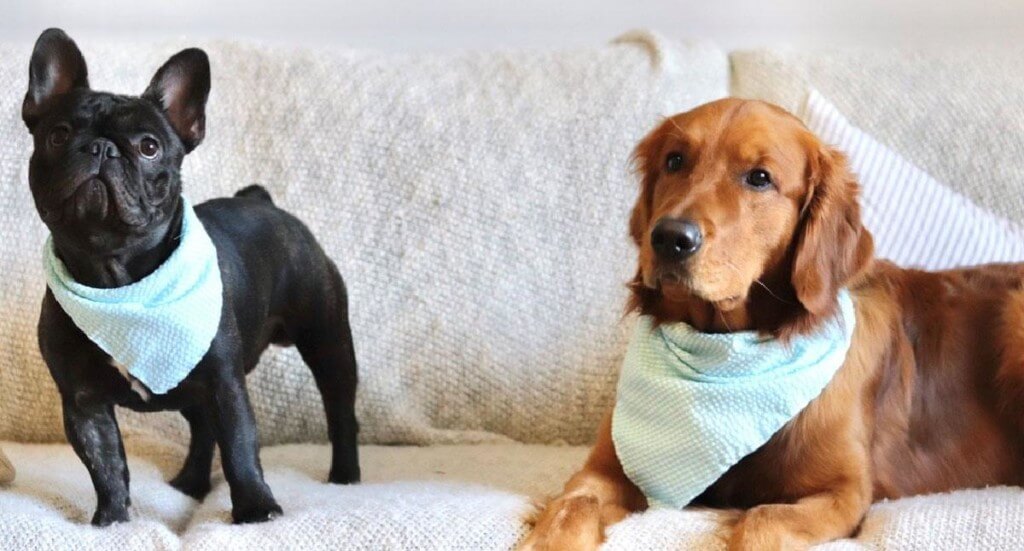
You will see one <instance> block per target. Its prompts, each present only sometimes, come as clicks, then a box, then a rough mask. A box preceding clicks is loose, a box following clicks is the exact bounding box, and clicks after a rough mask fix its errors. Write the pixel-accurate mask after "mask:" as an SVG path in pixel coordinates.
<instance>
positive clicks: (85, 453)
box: [63, 399, 131, 526]
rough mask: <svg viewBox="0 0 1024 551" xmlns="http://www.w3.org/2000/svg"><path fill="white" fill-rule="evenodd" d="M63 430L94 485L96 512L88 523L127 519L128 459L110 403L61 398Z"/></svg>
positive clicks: (110, 522)
mask: <svg viewBox="0 0 1024 551" xmlns="http://www.w3.org/2000/svg"><path fill="white" fill-rule="evenodd" d="M63 406H64V432H65V434H67V437H68V442H70V443H71V447H72V448H74V450H75V453H77V454H78V457H79V458H80V459H81V460H82V463H84V464H85V467H86V469H88V470H89V476H90V477H91V478H92V484H93V487H95V489H96V513H95V514H94V515H93V517H92V523H93V524H94V525H96V526H108V525H110V524H113V523H115V522H127V521H128V507H129V506H130V505H131V496H130V495H129V492H128V463H127V461H126V459H125V455H124V445H123V444H122V442H121V430H120V429H119V428H118V426H117V418H116V417H115V416H114V406H112V405H110V404H95V405H89V406H83V405H79V404H77V403H75V400H74V399H64V400H63Z"/></svg>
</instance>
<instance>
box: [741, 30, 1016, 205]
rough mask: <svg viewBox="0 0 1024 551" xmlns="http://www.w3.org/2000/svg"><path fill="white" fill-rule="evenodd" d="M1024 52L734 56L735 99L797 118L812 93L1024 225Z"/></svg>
mask: <svg viewBox="0 0 1024 551" xmlns="http://www.w3.org/2000/svg"><path fill="white" fill-rule="evenodd" d="M1022 54H1024V51H1022V50H1021V49H1020V47H1018V46H1012V45H1005V46H1004V47H1000V48H991V49H986V48H976V49H972V48H957V49H945V50H943V49H935V48H930V49H927V50H925V49H921V50H915V49H900V50H865V49H847V50H817V51H798V50H793V49H762V50H751V51H741V52H734V53H732V54H731V55H730V60H731V63H732V90H731V91H732V93H733V94H734V95H737V96H740V97H750V98H759V99H764V100H767V101H771V102H774V103H777V104H779V105H781V106H782V107H784V108H786V109H788V110H790V111H792V112H797V111H798V110H799V109H800V107H801V106H802V105H803V104H804V100H805V98H806V97H807V92H808V90H809V89H810V88H812V87H813V88H816V89H818V90H820V91H821V93H822V94H823V95H824V96H825V97H827V98H829V100H831V101H832V102H833V103H835V105H836V107H838V109H839V110H840V111H841V112H842V113H843V114H845V115H847V116H848V117H849V118H850V121H851V122H852V123H853V124H854V125H855V126H858V127H860V128H863V129H864V130H865V131H867V132H869V133H870V134H871V135H872V136H874V137H875V138H876V139H878V140H879V141H880V142H882V143H884V144H886V145H888V146H889V147H892V148H894V149H895V150H896V151H899V152H900V153H901V154H903V155H905V156H906V157H907V158H908V159H909V160H910V161H911V162H912V163H914V164H916V165H918V166H920V167H921V168H922V169H924V170H925V171H926V172H928V173H929V174H931V175H932V176H934V177H935V178H936V179H938V180H939V181H941V182H946V183H948V184H949V185H950V186H952V187H954V188H955V189H956V190H958V191H960V192H961V193H963V194H965V195H967V196H968V197H970V198H971V199H972V200H974V201H975V202H977V203H979V204H980V205H981V206H983V207H985V208H987V209H989V210H991V211H992V212H995V213H997V214H999V215H1000V216H1003V217H1004V218H1008V219H1011V220H1016V221H1018V222H1024V163H1020V162H1018V161H1017V159H1020V158H1021V157H1022V156H1024V55H1022Z"/></svg>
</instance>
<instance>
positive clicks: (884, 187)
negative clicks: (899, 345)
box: [802, 90, 1024, 270]
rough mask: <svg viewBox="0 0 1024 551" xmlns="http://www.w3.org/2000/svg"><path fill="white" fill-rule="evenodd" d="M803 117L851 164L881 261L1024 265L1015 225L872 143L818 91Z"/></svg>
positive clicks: (1023, 242)
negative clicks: (1011, 262) (1017, 262)
mask: <svg viewBox="0 0 1024 551" xmlns="http://www.w3.org/2000/svg"><path fill="white" fill-rule="evenodd" d="M802 118H803V120H804V123H805V124H806V125H807V127H808V128H809V129H810V130H811V131H812V132H814V133H815V134H817V135H818V136H819V137H820V138H821V139H822V140H823V141H825V142H826V143H829V144H832V145H834V146H835V147H837V148H838V149H839V150H841V151H843V152H844V153H846V155H847V157H848V158H849V160H850V165H851V168H852V169H853V172H854V173H855V174H856V175H857V178H858V180H859V181H860V185H861V189H862V193H861V205H862V207H863V209H862V212H863V216H864V225H865V226H867V228H868V229H869V230H871V233H872V234H874V236H875V248H876V253H877V255H878V256H879V257H881V258H888V259H889V260H892V261H893V262H896V263H897V264H899V265H901V266H914V267H921V268H926V269H931V270H935V269H943V268H953V267H957V266H969V265H973V264H984V263H989V262H1010V261H1024V228H1022V227H1021V225H1019V224H1016V223H1014V222H1011V221H1009V220H1006V219H1003V218H1001V217H999V216H997V215H995V214H993V213H992V212H989V211H987V210H985V209H983V208H981V207H979V206H978V205H976V204H974V203H973V202H972V201H971V200H970V199H968V198H967V197H965V196H963V195H961V194H959V193H957V192H956V191H954V190H953V189H952V188H950V187H948V186H946V185H945V184H942V183H940V182H939V181H938V180H936V179H935V178H932V177H931V176H929V175H928V174H927V173H925V172H924V171H923V170H921V169H919V168H917V167H916V166H914V165H913V164H911V163H910V162H909V161H907V160H906V159H904V158H903V157H901V156H900V155H899V154H897V153H896V152H894V151H892V150H890V149H888V148H887V147H885V146H884V145H882V144H880V143H878V142H877V141H875V140H874V138H872V137H871V136H869V135H868V134H867V133H865V132H864V131H862V130H860V129H859V128H857V127H855V126H853V125H851V124H850V122H849V121H848V120H846V117H844V116H843V115H842V113H840V112H839V110H838V109H836V108H835V106H833V105H832V104H831V103H829V101H828V100H826V99H825V98H824V97H823V96H822V95H821V94H820V93H818V91H817V90H811V92H810V94H809V96H808V98H807V104H806V105H805V107H804V112H803V114H802Z"/></svg>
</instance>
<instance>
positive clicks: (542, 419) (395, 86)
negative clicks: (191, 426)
mask: <svg viewBox="0 0 1024 551" xmlns="http://www.w3.org/2000/svg"><path fill="white" fill-rule="evenodd" d="M191 45H193V43H192V42H181V43H175V44H164V45H159V46H151V45H144V44H138V43H134V44H124V43H121V44H117V43H106V44H100V43H90V42H82V43H80V44H79V46H80V47H81V48H82V50H83V52H84V54H85V57H86V60H87V62H88V63H89V70H90V77H91V82H92V85H93V87H95V88H97V89H109V90H111V91H115V92H121V93H139V92H141V91H142V90H143V88H144V87H145V85H146V83H147V82H148V80H149V78H150V77H151V76H152V73H153V72H154V71H155V70H156V68H157V67H158V66H159V65H160V64H161V63H162V62H163V61H164V60H165V59H166V58H167V57H169V56H170V55H172V54H173V53H174V52H175V51H177V50H178V49H180V48H182V47H185V46H191ZM199 45H200V46H202V47H204V48H205V49H206V50H207V52H208V53H209V54H210V58H211V62H212V66H213V87H212V93H211V97H210V102H209V106H208V120H207V141H206V142H205V143H204V144H202V145H201V146H200V147H199V148H198V149H197V150H196V151H195V152H194V153H193V154H192V155H190V156H189V157H188V158H187V159H186V161H185V166H184V177H185V183H184V188H185V190H186V194H187V195H188V196H189V197H190V198H191V199H193V201H195V202H198V201H201V200H204V199H207V198H211V197H217V196H223V195H228V194H231V193H233V192H234V191H235V190H237V189H239V188H241V187H242V186H245V185H247V184H250V183H253V182H259V183H261V184H263V185H264V186H266V187H267V188H268V189H269V190H270V192H271V193H272V194H273V196H274V199H275V201H276V202H277V204H278V205H280V206H282V207H283V208H285V209H288V210H290V211H291V212H293V213H295V214H296V215H298V216H299V217H300V218H302V219H303V220H305V221H306V223H308V224H309V226H310V227H311V229H312V230H313V232H314V234H316V235H317V236H318V237H319V238H320V240H321V241H322V243H323V245H324V247H325V249H326V250H327V252H328V253H329V254H330V256H331V257H333V258H334V259H335V260H336V262H337V263H338V265H339V267H340V269H341V272H342V274H343V276H344V278H345V280H346V282H347V284H348V288H349V292H350V300H351V314H352V326H353V330H354V335H355V341H356V351H357V355H358V360H359V367H360V377H361V382H360V388H359V400H358V414H359V417H360V420H361V423H362V435H361V436H362V440H363V441H364V442H378V443H436V442H467V441H482V440H500V439H506V438H512V439H517V440H524V441H533V442H554V441H566V442H584V441H586V440H588V439H589V438H590V437H591V435H592V432H593V428H594V425H595V424H596V422H597V420H598V418H599V417H600V413H601V411H603V410H604V409H605V408H606V407H607V406H608V405H609V403H610V397H611V395H612V393H613V384H614V379H615V374H616V372H617V369H618V362H619V359H620V357H621V352H622V344H623V335H624V332H623V329H622V328H621V326H620V319H621V316H622V309H623V304H624V297H625V287H624V285H625V283H626V282H627V280H628V279H629V278H630V277H631V275H632V269H633V262H634V259H633V254H634V253H633V250H632V246H631V244H630V243H629V242H628V241H627V238H626V222H627V217H628V212H629V208H630V206H631V204H632V201H633V199H634V197H635V194H636V186H635V183H634V179H633V177H632V175H631V174H630V171H629V167H628V158H629V154H630V150H631V148H632V146H633V144H635V143H636V141H637V140H638V139H639V138H640V137H641V136H642V135H643V134H644V133H645V132H646V131H647V130H648V129H649V128H651V127H652V126H653V125H654V124H655V123H657V122H658V120H659V118H660V117H662V116H664V115H668V114H672V113H675V112H678V111H681V110H685V109H688V108H690V107H693V106H695V105H697V104H700V103H703V102H706V101H709V100H712V99H715V98H718V97H721V96H724V95H725V94H726V93H727V86H728V62H727V59H726V55H725V53H724V52H722V51H720V50H717V49H715V48H714V47H711V46H709V45H707V44H700V43H691V44H683V43H678V42H674V41H671V40H667V39H665V38H662V37H659V36H655V35H651V34H646V33H634V34H630V35H627V36H624V37H623V38H621V39H619V40H618V41H616V42H615V43H613V44H611V45H609V46H607V47H600V48H591V49H580V50H574V51H562V52H518V53H515V52H513V53H465V54H456V55H447V56H438V55H382V54H375V53H367V52H358V51H287V50H282V49H274V48H266V47H256V46H249V45H241V44H228V43H212V44H210V43H200V44H199ZM30 52H31V44H12V45H4V46H0V82H4V83H6V86H5V87H4V89H3V91H0V113H3V114H4V115H3V117H2V118H0V135H2V136H3V138H4V143H5V145H4V147H3V148H0V180H2V182H3V183H4V185H3V186H2V187H0V234H2V236H3V239H2V240H0V270H2V273H3V277H2V278H0V297H2V299H3V316H2V317H0V319H2V320H3V322H2V323H0V388H2V389H3V395H4V397H5V398H4V400H3V401H2V403H0V439H14V440H32V441H53V440H60V439H62V438H63V429H62V427H61V422H60V406H59V402H58V399H57V394H56V391H55V388H54V386H53V383H52V382H51V380H50V378H49V374H48V373H47V371H46V368H45V366H44V365H43V364H42V362H41V360H40V357H39V353H38V349H37V346H36V337H35V324H36V321H37V319H38V310H39V301H40V298H41V297H42V294H43V290H44V283H43V280H42V277H41V269H40V259H39V256H40V253H39V251H40V247H41V245H42V243H43V240H44V237H45V228H44V226H43V225H42V223H41V222H40V221H39V220H38V219H37V217H36V214H35V211H34V208H33V206H32V201H31V198H30V196H29V192H28V187H27V168H26V167H27V160H28V157H29V154H30V140H29V136H28V134H27V132H26V130H25V128H24V126H23V125H22V123H21V120H20V105H21V98H22V97H23V94H24V87H25V82H26V78H27V67H28V58H29V54H30ZM262 363H263V365H262V366H260V367H259V368H258V369H257V371H256V372H255V373H254V374H253V375H251V376H250V378H249V389H250V392H251V394H252V398H253V404H254V407H255V409H256V412H257V416H258V420H259V424H260V428H261V432H262V435H263V441H264V443H273V442H284V441H316V440H324V439H325V438H326V428H325V424H324V420H323V411H322V408H321V404H320V398H319V394H318V393H317V391H316V388H315V386H314V384H313V380H312V377H311V376H310V375H309V374H308V372H307V370H306V368H305V366H304V365H302V363H301V360H300V359H299V356H298V354H297V353H295V351H294V350H292V349H271V350H270V351H268V352H267V353H266V355H265V356H264V359H263V362H262ZM121 424H122V427H123V429H124V430H125V432H127V433H128V434H129V435H132V436H135V437H151V438H153V439H159V440H169V441H176V442H179V443H183V442H185V441H186V440H185V439H186V435H187V431H186V430H185V428H184V424H183V422H181V420H180V419H179V417H178V416H177V414H146V415H138V414H134V413H131V412H121Z"/></svg>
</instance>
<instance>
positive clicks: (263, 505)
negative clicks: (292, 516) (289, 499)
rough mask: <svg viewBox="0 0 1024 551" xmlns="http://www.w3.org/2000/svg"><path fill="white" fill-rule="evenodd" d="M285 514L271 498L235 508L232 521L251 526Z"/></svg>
mask: <svg viewBox="0 0 1024 551" xmlns="http://www.w3.org/2000/svg"><path fill="white" fill-rule="evenodd" d="M283 514H284V511H282V510H281V506H280V505H278V504H277V502H276V501H274V499H273V498H269V499H268V500H266V501H257V502H255V503H250V504H245V505H236V506H234V507H233V508H232V509H231V520H232V521H233V522H234V523H235V524H251V523H256V522H266V521H268V520H273V519H275V518H277V517H279V516H281V515H283Z"/></svg>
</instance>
